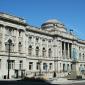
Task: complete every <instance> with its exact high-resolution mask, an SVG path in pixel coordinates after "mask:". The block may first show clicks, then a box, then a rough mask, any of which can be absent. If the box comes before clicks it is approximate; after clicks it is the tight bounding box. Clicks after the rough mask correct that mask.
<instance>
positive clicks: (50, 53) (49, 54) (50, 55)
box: [48, 48, 52, 57]
mask: <svg viewBox="0 0 85 85" xmlns="http://www.w3.org/2000/svg"><path fill="white" fill-rule="evenodd" d="M48 57H52V51H51V48H49V49H48Z"/></svg>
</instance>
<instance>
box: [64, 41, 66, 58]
mask: <svg viewBox="0 0 85 85" xmlns="http://www.w3.org/2000/svg"><path fill="white" fill-rule="evenodd" d="M65 58H66V43H65V42H64V59H65Z"/></svg>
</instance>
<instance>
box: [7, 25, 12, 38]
mask: <svg viewBox="0 0 85 85" xmlns="http://www.w3.org/2000/svg"><path fill="white" fill-rule="evenodd" d="M6 34H7V35H10V36H11V35H12V28H10V27H7V28H6Z"/></svg>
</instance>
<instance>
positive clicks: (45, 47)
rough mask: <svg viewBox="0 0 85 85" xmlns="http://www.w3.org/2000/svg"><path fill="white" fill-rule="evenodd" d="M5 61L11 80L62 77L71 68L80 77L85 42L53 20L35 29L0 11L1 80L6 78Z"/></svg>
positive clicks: (82, 67) (83, 64)
mask: <svg viewBox="0 0 85 85" xmlns="http://www.w3.org/2000/svg"><path fill="white" fill-rule="evenodd" d="M9 40H11V44H10V48H9V42H8V41H9ZM8 59H9V60H10V61H9V77H10V78H20V77H23V76H28V77H33V76H39V75H43V76H47V77H48V78H53V77H65V76H67V75H68V73H70V72H71V71H72V69H73V70H75V72H79V75H80V74H83V73H84V70H85V41H84V40H80V39H78V38H77V37H76V36H75V35H74V34H73V33H72V32H69V31H67V28H66V27H65V25H64V24H63V23H62V22H60V21H57V20H56V19H52V20H48V21H46V22H44V23H43V24H42V25H41V27H40V28H37V27H34V26H31V25H29V24H27V23H26V21H25V20H24V19H22V18H20V17H16V16H13V15H10V14H6V13H2V12H1V13H0V78H7V76H8ZM74 63H75V65H74Z"/></svg>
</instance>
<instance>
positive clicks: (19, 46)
mask: <svg viewBox="0 0 85 85" xmlns="http://www.w3.org/2000/svg"><path fill="white" fill-rule="evenodd" d="M18 49H19V53H20V52H21V50H22V44H21V42H19V44H18Z"/></svg>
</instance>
